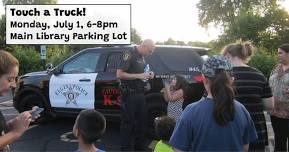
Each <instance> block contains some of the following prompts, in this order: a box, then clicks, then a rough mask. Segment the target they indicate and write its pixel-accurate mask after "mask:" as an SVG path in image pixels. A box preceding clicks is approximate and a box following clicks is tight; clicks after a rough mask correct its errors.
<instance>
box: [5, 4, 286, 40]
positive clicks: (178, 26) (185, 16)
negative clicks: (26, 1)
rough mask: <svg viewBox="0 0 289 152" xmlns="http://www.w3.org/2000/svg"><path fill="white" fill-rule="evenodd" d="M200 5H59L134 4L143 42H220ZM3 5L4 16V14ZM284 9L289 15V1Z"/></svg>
mask: <svg viewBox="0 0 289 152" xmlns="http://www.w3.org/2000/svg"><path fill="white" fill-rule="evenodd" d="M197 3H198V0H81V1H80V0H58V4H131V7H132V12H131V17H132V18H131V24H132V27H133V28H135V29H136V30H137V31H138V32H139V34H140V36H141V37H142V38H143V39H146V38H151V39H153V40H154V41H165V40H167V39H168V38H173V39H174V40H179V41H184V42H188V41H202V42H208V41H211V40H214V39H217V38H218V35H219V34H220V30H219V28H218V27H215V26H213V25H211V26H209V28H208V29H205V28H203V27H201V26H199V24H198V22H199V21H198V9H197V8H196V4H197ZM1 5H3V4H2V0H1ZM1 5H0V14H4V13H5V10H4V7H3V6H1ZM281 5H282V6H283V7H284V8H285V9H287V10H288V12H289V0H284V1H283V2H282V3H281Z"/></svg>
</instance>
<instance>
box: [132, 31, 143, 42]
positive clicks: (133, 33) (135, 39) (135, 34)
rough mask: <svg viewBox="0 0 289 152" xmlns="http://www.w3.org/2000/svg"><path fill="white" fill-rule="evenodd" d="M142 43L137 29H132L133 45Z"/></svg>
mask: <svg viewBox="0 0 289 152" xmlns="http://www.w3.org/2000/svg"><path fill="white" fill-rule="evenodd" d="M141 42H142V39H141V36H140V34H139V33H138V32H137V30H136V29H135V28H132V29H131V43H132V44H140V43H141Z"/></svg>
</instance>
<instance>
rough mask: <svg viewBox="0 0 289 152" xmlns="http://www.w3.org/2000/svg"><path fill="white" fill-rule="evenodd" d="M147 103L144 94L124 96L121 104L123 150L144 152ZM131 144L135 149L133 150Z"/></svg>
mask: <svg viewBox="0 0 289 152" xmlns="http://www.w3.org/2000/svg"><path fill="white" fill-rule="evenodd" d="M146 116H147V112H146V102H145V96H144V94H143V93H129V94H127V95H124V96H123V99H122V104H121V124H120V135H121V148H120V149H121V150H122V151H131V150H134V151H144V150H145V149H146V148H145V142H146V141H145V131H146V126H147V125H146V124H147V123H146ZM131 143H133V144H134V147H133V148H134V149H131Z"/></svg>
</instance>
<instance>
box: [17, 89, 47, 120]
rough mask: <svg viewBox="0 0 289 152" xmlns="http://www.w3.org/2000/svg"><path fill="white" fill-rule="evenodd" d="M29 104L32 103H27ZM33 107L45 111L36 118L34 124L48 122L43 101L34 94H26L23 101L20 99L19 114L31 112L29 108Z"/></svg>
mask: <svg viewBox="0 0 289 152" xmlns="http://www.w3.org/2000/svg"><path fill="white" fill-rule="evenodd" d="M29 102H32V103H29ZM33 106H38V107H41V108H44V109H45V110H44V112H42V113H41V116H40V118H38V119H37V120H36V121H35V122H34V124H36V123H42V122H45V121H46V120H48V118H49V115H47V112H46V111H47V107H45V103H44V101H43V100H42V99H41V98H40V97H39V96H37V95H36V94H28V95H27V96H25V97H24V98H23V99H21V101H20V103H19V112H23V111H27V110H31V108H32V107H33ZM28 107H29V108H28ZM30 107H31V108H30Z"/></svg>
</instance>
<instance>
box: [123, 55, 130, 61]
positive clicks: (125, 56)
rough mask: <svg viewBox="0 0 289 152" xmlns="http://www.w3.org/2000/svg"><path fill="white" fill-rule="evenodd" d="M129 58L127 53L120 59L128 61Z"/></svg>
mask: <svg viewBox="0 0 289 152" xmlns="http://www.w3.org/2000/svg"><path fill="white" fill-rule="evenodd" d="M129 57H130V54H129V53H124V54H123V56H122V58H123V60H124V61H126V60H128V59H129Z"/></svg>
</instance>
